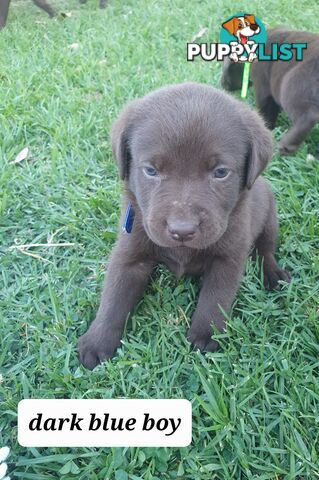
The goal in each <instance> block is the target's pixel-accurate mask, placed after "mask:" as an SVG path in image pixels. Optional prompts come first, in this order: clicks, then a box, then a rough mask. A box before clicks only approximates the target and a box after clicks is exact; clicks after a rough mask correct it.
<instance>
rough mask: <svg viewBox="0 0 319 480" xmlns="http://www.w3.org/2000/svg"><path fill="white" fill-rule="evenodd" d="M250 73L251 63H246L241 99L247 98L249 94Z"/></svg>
mask: <svg viewBox="0 0 319 480" xmlns="http://www.w3.org/2000/svg"><path fill="white" fill-rule="evenodd" d="M249 71H250V62H248V61H247V62H246V63H245V64H244V70H243V82H242V86H241V94H240V96H241V98H246V97H247V93H248V85H249Z"/></svg>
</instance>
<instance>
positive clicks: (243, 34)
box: [187, 12, 307, 63]
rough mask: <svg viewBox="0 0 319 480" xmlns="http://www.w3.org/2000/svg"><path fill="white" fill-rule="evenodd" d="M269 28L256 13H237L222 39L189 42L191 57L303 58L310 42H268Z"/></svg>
mask: <svg viewBox="0 0 319 480" xmlns="http://www.w3.org/2000/svg"><path fill="white" fill-rule="evenodd" d="M266 39H267V33H266V28H265V26H264V25H263V23H262V21H261V20H260V19H259V18H258V17H256V16H255V15H251V14H246V13H242V12H240V13H237V14H235V15H233V16H232V17H230V18H229V19H228V20H226V21H225V22H223V23H222V28H221V30H220V42H219V43H200V44H199V43H188V44H187V61H189V62H192V61H194V59H195V58H196V57H200V58H202V59H203V60H205V61H208V62H210V61H212V60H217V61H223V60H224V59H225V58H226V57H229V58H230V60H232V61H233V62H236V63H237V62H248V63H252V62H253V61H255V60H258V61H277V60H283V61H289V60H292V59H293V58H294V52H295V59H296V60H297V61H301V60H302V59H303V50H304V49H306V48H307V44H306V43H281V44H278V43H272V44H271V45H267V49H266Z"/></svg>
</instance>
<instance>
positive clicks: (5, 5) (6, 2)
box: [0, 0, 10, 30]
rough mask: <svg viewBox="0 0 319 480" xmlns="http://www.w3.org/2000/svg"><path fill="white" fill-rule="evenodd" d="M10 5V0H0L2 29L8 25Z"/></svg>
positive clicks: (0, 25) (0, 24)
mask: <svg viewBox="0 0 319 480" xmlns="http://www.w3.org/2000/svg"><path fill="white" fill-rule="evenodd" d="M9 6H10V0H1V1H0V30H1V28H3V27H5V25H6V22H7V17H8V11H9Z"/></svg>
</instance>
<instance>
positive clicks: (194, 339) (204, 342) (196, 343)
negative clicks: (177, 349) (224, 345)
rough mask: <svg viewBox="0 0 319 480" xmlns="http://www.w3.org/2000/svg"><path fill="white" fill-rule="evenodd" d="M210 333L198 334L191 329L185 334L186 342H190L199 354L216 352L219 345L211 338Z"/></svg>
mask: <svg viewBox="0 0 319 480" xmlns="http://www.w3.org/2000/svg"><path fill="white" fill-rule="evenodd" d="M211 336H212V332H211V331H209V332H207V333H206V334H203V332H199V331H197V330H196V329H194V328H193V329H192V327H191V328H190V329H189V330H188V332H187V340H188V341H189V342H191V344H192V345H193V347H194V348H199V350H200V351H201V352H216V350H217V349H218V348H219V343H218V342H217V341H216V340H212V338H211Z"/></svg>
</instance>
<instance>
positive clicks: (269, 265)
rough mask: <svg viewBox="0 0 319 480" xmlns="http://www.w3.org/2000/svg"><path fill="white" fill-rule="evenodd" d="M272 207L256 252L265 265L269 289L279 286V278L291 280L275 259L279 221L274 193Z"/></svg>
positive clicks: (265, 276)
mask: <svg viewBox="0 0 319 480" xmlns="http://www.w3.org/2000/svg"><path fill="white" fill-rule="evenodd" d="M269 200H270V208H269V212H268V216H267V219H266V222H265V225H264V229H263V231H262V233H261V234H260V235H259V237H258V238H257V240H256V242H255V249H256V253H257V254H258V256H259V261H260V263H261V264H262V265H263V271H264V283H265V287H266V288H267V289H268V290H273V289H275V288H277V287H278V282H279V280H283V281H285V282H290V275H289V274H288V273H287V272H286V271H285V270H283V269H282V268H280V267H279V265H278V264H277V262H276V259H275V251H276V244H277V234H278V221H277V212H276V206H275V202H274V199H273V196H272V194H270V198H269Z"/></svg>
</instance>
